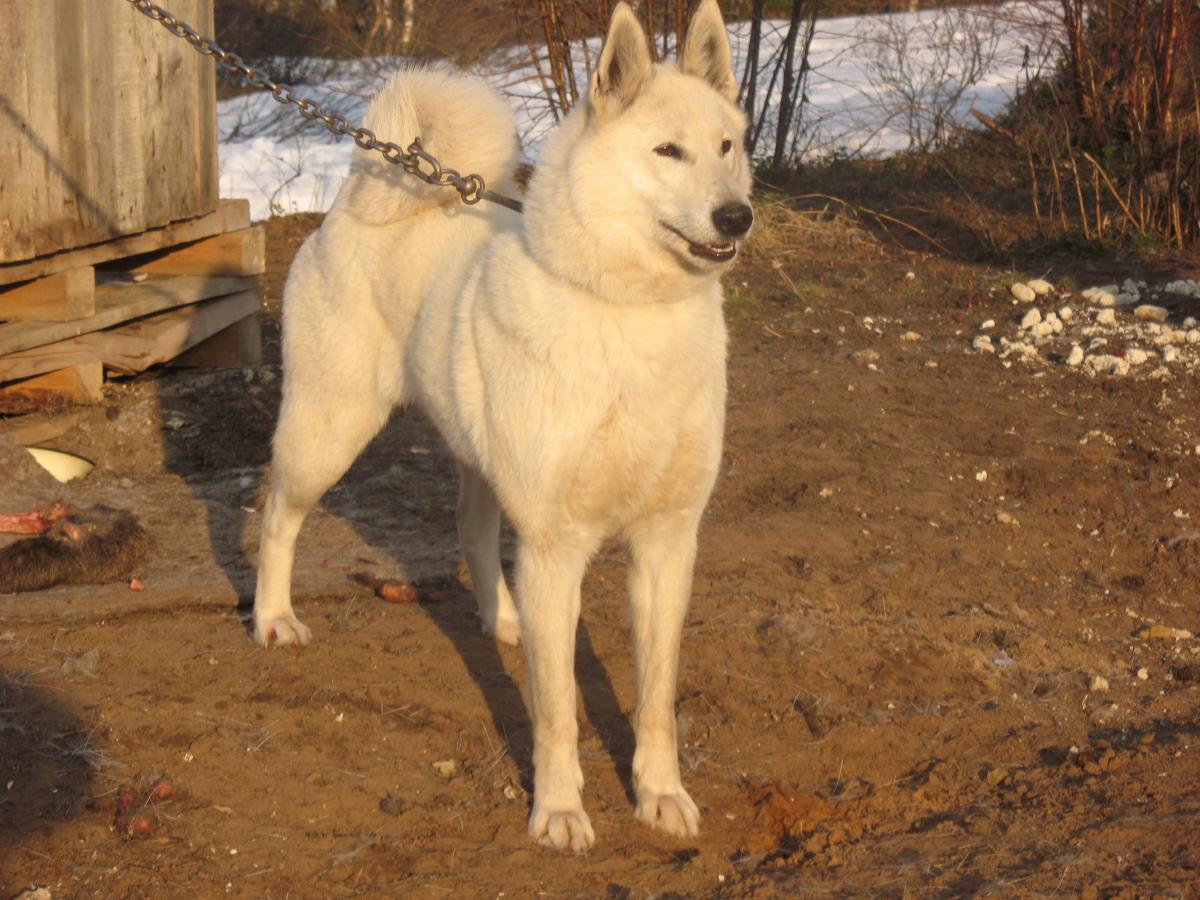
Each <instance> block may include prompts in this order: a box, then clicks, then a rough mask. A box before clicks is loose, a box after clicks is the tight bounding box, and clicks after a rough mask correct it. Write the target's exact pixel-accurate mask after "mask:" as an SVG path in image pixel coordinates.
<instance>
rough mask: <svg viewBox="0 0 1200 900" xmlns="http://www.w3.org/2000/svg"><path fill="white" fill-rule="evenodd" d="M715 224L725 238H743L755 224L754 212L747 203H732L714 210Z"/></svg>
mask: <svg viewBox="0 0 1200 900" xmlns="http://www.w3.org/2000/svg"><path fill="white" fill-rule="evenodd" d="M712 219H713V224H714V225H716V226H717V231H719V232H721V234H723V235H725V237H731V238H737V237H741V236H742V235H743V234H745V233H746V232H747V231H749V230H750V226H751V225H753V224H754V210H752V209H751V208H750V207H749V206H747V205H746V204H745V203H730V204H729V205H727V206H722V207H719V208H717V209H715V210H713V215H712Z"/></svg>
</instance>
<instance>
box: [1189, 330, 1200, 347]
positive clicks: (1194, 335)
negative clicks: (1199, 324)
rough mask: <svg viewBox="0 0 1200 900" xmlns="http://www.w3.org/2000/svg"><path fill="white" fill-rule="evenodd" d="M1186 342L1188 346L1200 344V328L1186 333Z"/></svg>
mask: <svg viewBox="0 0 1200 900" xmlns="http://www.w3.org/2000/svg"><path fill="white" fill-rule="evenodd" d="M1187 342H1188V343H1189V344H1200V328H1193V329H1192V330H1191V331H1189V332H1188V333H1187Z"/></svg>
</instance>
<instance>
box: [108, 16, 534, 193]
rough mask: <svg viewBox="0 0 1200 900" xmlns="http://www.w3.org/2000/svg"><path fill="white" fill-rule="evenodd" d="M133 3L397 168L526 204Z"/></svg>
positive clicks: (436, 182)
mask: <svg viewBox="0 0 1200 900" xmlns="http://www.w3.org/2000/svg"><path fill="white" fill-rule="evenodd" d="M128 2H129V3H131V4H133V7H134V8H135V9H136V10H137V11H138V12H140V13H141V14H142V15H144V16H148V17H150V18H151V19H153V20H154V21H155V22H158V23H159V24H160V25H162V27H163V28H165V29H167V31H169V32H171V34H173V35H175V37H177V38H182V39H183V40H185V41H187V42H188V43H189V44H191V45H192V47H193V48H195V50H196V52H197V53H200V54H202V55H203V56H211V57H213V59H215V60H216V63H217V65H219V66H220V67H221V68H222V69H225V71H227V72H232V73H233V74H235V75H237V76H239V77H240V78H241V79H242V80H243V81H245V82H246V83H247V84H250V85H252V86H253V87H257V88H262V89H264V90H268V91H270V92H271V96H272V97H274V98H275V100H276V101H278V102H279V103H282V104H284V105H285V106H287V105H291V106H294V107H296V111H297V112H298V113H299V114H300V115H301V116H302V117H303V118H305V119H307V120H309V121H310V122H320V123H321V124H323V125H324V126H325V127H326V128H327V129H329V131H331V132H332V133H333V134H335V135H337V136H338V137H343V136H345V137H350V138H353V139H354V143H355V144H357V145H358V146H359V147H361V148H362V149H364V150H373V151H376V152H378V153H380V154H381V155H382V156H383V158H384V159H386V160H387V161H388V162H390V163H391V164H392V165H394V166H400V167H401V168H402V169H404V171H405V172H407V173H409V174H410V175H415V176H416V177H417V178H420V179H421V180H422V181H424V182H426V183H427V184H432V185H437V186H439V187H452V188H454V189H455V190H456V191H458V195H459V196H460V197H461V198H462V202H463V203H466V204H467V205H469V206H473V205H475V204H476V203H478V202H479V201H480V200H488V201H490V202H492V203H499V204H500V205H501V206H506V207H508V208H509V209H512V210H515V211H516V212H522V211H523V209H524V204H522V203H521V201H520V200H515V199H513V198H512V197H506V196H504V195H503V194H497V193H496V192H495V191H489V190H488V189H487V185H486V184H484V181H483V176H481V175H476V174H470V175H463V174H461V173H460V172H458V171H457V170H455V169H451V168H450V167H448V166H443V165H442V164H441V163H440V162H438V161H437V160H436V159H435V158H434V157H432V156H430V155H429V153H428V152H427V151H426V150H425V149H423V148H422V146H421V139H420V138H419V137H417V138H415V139H414V140H413V142H412V143H411V144H409V145H408V147H407V148H405V147H401V146H400V145H399V144H395V143H392V142H391V141H381V140H379V138H377V137H376V136H375V133H374V132H373V131H371V129H369V128H356V127H355V126H353V125H351V124H350V122H349V121H347V120H346V119H345V118H343V117H342V116H339V115H338V114H337V113H330V112H326V111H325V109H324V108H323V107H322V106H321V104H320V103H317V102H316V101H315V100H309V99H307V98H304V97H297V96H296V95H295V93H294V92H293V90H292V89H291V88H290V87H288V86H287V85H286V84H276V83H275V82H273V81H271V79H269V78H267V77H266V76H265V75H264V74H263V73H261V72H260V71H258V70H257V69H255V68H254V67H253V66H251V65H248V64H247V63H246V61H245V60H243V59H242V58H241V57H240V56H238V55H237V54H236V53H232V52H230V51H228V50H224V49H222V48H221V47H220V46H219V45H218V44H217V43H216V42H215V41H212V40H210V39H209V38H206V37H204V36H203V35H202V34H200V33H199V32H197V31H196V30H195V29H194V28H192V27H191V26H190V25H188V24H187V23H186V22H181V21H180V20H179V19H177V18H175V17H174V16H173V15H171V14H170V13H169V12H168V11H167V10H165V9H163V8H162V7H161V6H156V5H155V4H154V3H151V2H150V0H128Z"/></svg>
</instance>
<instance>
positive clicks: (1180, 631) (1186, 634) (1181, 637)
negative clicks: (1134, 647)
mask: <svg viewBox="0 0 1200 900" xmlns="http://www.w3.org/2000/svg"><path fill="white" fill-rule="evenodd" d="M1136 636H1137V637H1139V638H1141V639H1142V640H1164V641H1190V640H1191V639H1192V633H1191V632H1190V631H1188V630H1187V629H1186V628H1172V627H1170V626H1169V625H1144V626H1142V627H1141V628H1139V629H1138V630H1137V635H1136Z"/></svg>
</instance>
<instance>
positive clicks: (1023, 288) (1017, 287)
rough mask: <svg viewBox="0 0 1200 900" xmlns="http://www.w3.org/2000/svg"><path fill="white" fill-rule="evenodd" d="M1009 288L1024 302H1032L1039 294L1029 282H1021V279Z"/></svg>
mask: <svg viewBox="0 0 1200 900" xmlns="http://www.w3.org/2000/svg"><path fill="white" fill-rule="evenodd" d="M1009 290H1010V291H1012V295H1013V296H1014V297H1016V298H1017V299H1018V300H1020V301H1021V302H1022V303H1030V302H1031V301H1032V300H1033V299H1034V298H1035V297H1036V296H1037V294H1036V293H1034V290H1033V288H1031V287H1030V286H1029V285H1027V284H1021V282H1019V281H1018V282H1017V283H1016V284H1014V285H1013V286H1012V287H1011V288H1009Z"/></svg>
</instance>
